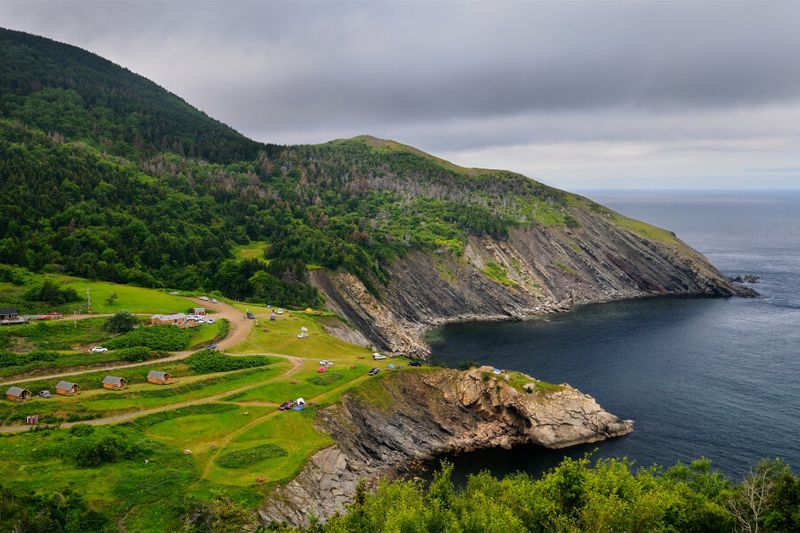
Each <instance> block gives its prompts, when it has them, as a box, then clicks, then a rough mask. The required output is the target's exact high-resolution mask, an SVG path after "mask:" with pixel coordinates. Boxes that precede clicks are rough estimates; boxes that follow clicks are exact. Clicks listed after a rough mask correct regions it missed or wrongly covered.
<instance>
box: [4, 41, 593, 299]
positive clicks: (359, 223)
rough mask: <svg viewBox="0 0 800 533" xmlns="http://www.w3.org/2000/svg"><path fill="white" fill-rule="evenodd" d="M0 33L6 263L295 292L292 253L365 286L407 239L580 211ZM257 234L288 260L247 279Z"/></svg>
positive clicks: (247, 291)
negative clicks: (252, 129)
mask: <svg viewBox="0 0 800 533" xmlns="http://www.w3.org/2000/svg"><path fill="white" fill-rule="evenodd" d="M0 44H2V46H0V184H2V186H3V190H4V191H6V194H4V195H3V199H2V201H0V203H1V204H2V208H3V210H2V211H3V213H2V215H0V261H2V262H5V263H13V264H18V265H21V266H25V267H27V268H30V269H33V270H42V269H45V270H56V271H64V272H67V273H72V274H76V275H82V276H87V277H91V278H99V279H107V280H111V281H117V282H130V283H136V284H141V285H147V286H171V287H177V288H200V287H219V288H221V289H222V290H223V291H224V292H226V294H229V295H230V296H233V297H237V298H243V297H252V296H258V297H259V298H275V299H277V300H278V301H281V300H283V301H285V302H286V303H294V304H297V305H305V304H308V303H311V301H312V300H314V298H312V297H311V296H310V293H308V291H305V290H301V289H298V288H297V286H296V283H295V282H298V283H300V284H303V283H304V281H305V280H304V279H297V277H296V276H293V275H291V274H290V275H288V276H285V275H283V274H285V273H286V272H289V271H296V272H300V271H301V270H302V269H298V268H296V266H297V265H298V264H308V263H312V264H316V265H321V266H323V267H326V268H330V269H340V268H342V269H345V270H348V271H351V272H353V273H355V274H357V275H358V276H359V277H360V278H361V279H362V280H364V282H365V283H367V284H368V285H369V286H370V287H373V286H374V284H375V283H379V282H381V281H384V282H385V281H386V280H387V277H386V270H385V266H386V265H387V264H389V263H391V262H392V260H393V258H394V257H397V256H399V255H403V254H405V253H407V252H408V251H409V250H414V249H422V250H429V251H434V250H443V249H446V250H450V251H452V252H453V253H456V254H458V253H461V252H462V251H463V247H464V245H465V243H466V241H467V238H468V236H469V235H498V236H502V235H504V234H505V233H507V231H508V230H509V229H510V228H512V227H515V226H520V225H523V226H524V225H530V224H534V223H539V224H546V225H562V224H570V223H572V222H574V221H573V219H572V218H571V217H570V215H569V213H568V212H567V210H566V209H565V208H566V206H567V205H568V204H569V203H574V202H576V201H578V197H575V196H573V195H569V194H567V193H564V192H562V191H558V190H556V189H553V188H550V187H547V186H544V185H542V184H539V183H536V182H534V181H533V180H529V179H528V178H525V177H524V176H521V175H519V174H515V173H512V172H507V171H500V170H485V169H465V168H462V167H458V166H456V165H453V164H452V163H450V162H447V161H444V160H442V159H439V158H436V157H435V156H431V155H429V154H425V153H424V152H421V151H419V150H417V149H415V148H412V147H408V146H406V145H402V144H400V143H397V142H395V141H386V140H381V139H377V138H374V137H369V136H359V137H355V138H353V139H349V140H337V141H332V142H330V143H325V144H321V145H303V146H288V147H280V146H276V145H268V144H261V143H257V142H255V141H251V140H249V139H247V138H245V137H244V136H242V135H241V134H239V133H237V132H236V131H234V130H233V129H231V128H229V127H228V126H225V125H224V124H221V123H219V122H218V121H216V120H214V119H211V118H209V117H208V116H206V115H205V114H203V113H202V112H200V111H198V110H196V109H195V108H193V107H191V106H190V105H189V104H187V103H186V102H184V101H183V100H182V99H180V98H179V97H177V96H175V95H173V94H171V93H168V92H167V91H165V90H164V89H162V88H160V87H159V86H157V85H156V84H154V83H153V82H150V81H149V80H146V79H145V78H142V77H141V76H138V75H136V74H133V73H131V72H130V71H127V70H125V69H123V68H122V67H119V66H117V65H114V64H113V63H111V62H109V61H106V60H104V59H102V58H100V57H98V56H96V55H94V54H91V53H89V52H86V51H83V50H80V49H78V48H75V47H72V46H69V45H65V44H60V43H56V42H54V41H51V40H49V39H45V38H42V37H35V36H32V35H28V34H25V33H21V32H14V31H10V30H0ZM250 241H265V242H266V243H267V256H268V257H269V258H271V259H276V258H279V259H282V260H285V261H287V262H289V263H290V264H289V265H288V267H287V265H281V266H282V267H283V268H284V270H283V271H282V272H280V271H277V270H276V271H274V272H267V274H268V277H267V278H264V276H261V279H260V281H259V280H256V281H255V282H254V283H250V282H249V281H248V280H250V278H251V277H252V276H253V275H255V274H256V273H257V272H259V271H263V270H264V267H263V265H261V264H260V263H259V262H258V261H257V260H256V261H251V262H250V263H249V264H236V265H234V264H231V261H233V253H232V248H233V247H234V246H235V245H237V244H244V243H247V242H250ZM226 261H227V262H226ZM276 274H277V275H276ZM300 278H302V276H300ZM286 293H292V294H291V295H290V296H286Z"/></svg>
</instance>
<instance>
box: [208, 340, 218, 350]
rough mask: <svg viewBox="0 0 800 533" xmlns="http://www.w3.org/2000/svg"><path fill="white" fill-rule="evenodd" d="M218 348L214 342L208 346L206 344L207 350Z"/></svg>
mask: <svg viewBox="0 0 800 533" xmlns="http://www.w3.org/2000/svg"><path fill="white" fill-rule="evenodd" d="M216 349H217V345H216V344H214V343H213V342H212V343H211V344H209V345H208V346H206V350H216Z"/></svg>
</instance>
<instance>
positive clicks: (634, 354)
mask: <svg viewBox="0 0 800 533" xmlns="http://www.w3.org/2000/svg"><path fill="white" fill-rule="evenodd" d="M587 196H589V197H591V198H592V199H593V200H596V201H598V202H600V203H602V204H604V205H606V206H608V207H610V208H612V209H614V210H616V211H619V212H621V213H623V214H625V215H628V216H631V217H634V218H638V219H641V220H644V221H647V222H649V223H652V224H655V225H657V226H661V227H663V228H667V229H670V230H672V231H674V232H675V233H676V234H677V235H678V237H680V238H681V239H683V240H684V241H685V242H687V243H688V244H690V245H691V246H693V247H694V248H696V249H697V250H699V251H700V252H702V253H703V254H705V255H706V257H708V258H709V259H710V260H711V262H712V263H714V264H715V265H716V266H717V267H718V268H719V269H720V270H721V271H722V272H723V273H725V274H727V275H738V274H752V275H756V276H759V277H760V278H761V280H760V282H759V283H757V284H754V285H752V287H753V288H755V289H756V290H757V291H759V292H760V293H761V297H759V298H755V299H746V298H672V297H665V298H651V299H642V300H632V301H625V302H614V303H608V304H598V305H588V306H583V307H580V308H577V309H575V310H573V311H570V312H568V313H561V314H555V315H548V316H543V317H535V318H532V319H530V320H527V321H522V322H490V323H467V324H450V325H447V326H444V327H442V328H439V329H437V330H435V331H433V332H432V333H431V335H430V337H429V342H430V343H431V346H432V348H433V352H434V360H435V361H437V362H441V363H444V364H446V365H448V366H457V365H458V364H459V363H461V362H464V361H478V362H480V363H482V364H489V365H494V366H496V367H500V368H507V369H515V370H521V371H523V372H526V373H528V374H530V375H532V376H535V377H536V378H538V379H543V380H545V381H550V382H554V383H569V384H570V385H572V386H574V387H577V388H578V389H580V390H581V391H583V392H586V393H588V394H591V395H592V396H594V397H595V398H596V399H597V400H598V402H599V403H600V404H601V405H602V406H603V407H604V408H605V409H607V410H608V411H610V412H612V413H614V414H616V415H617V416H619V417H620V418H625V419H633V420H634V421H635V425H634V432H633V433H632V434H631V435H629V436H627V437H623V438H620V439H614V440H610V441H606V442H602V443H596V444H592V445H587V446H578V447H575V448H570V449H567V450H557V451H554V450H545V449H542V448H539V447H536V446H521V447H518V448H515V449H512V450H486V451H480V452H474V453H470V454H464V455H461V456H456V457H451V459H452V460H453V461H454V462H455V465H456V477H457V478H463V477H464V476H466V475H467V474H470V473H475V472H478V471H480V470H483V469H488V470H490V471H492V472H493V473H495V474H497V475H503V474H506V473H509V472H513V471H518V470H522V471H526V472H529V473H531V474H539V473H541V472H542V471H544V470H545V469H547V468H550V467H552V466H554V465H555V464H557V463H558V462H559V461H560V460H561V459H562V458H563V457H564V456H571V457H578V456H582V455H584V454H585V453H587V452H592V453H593V457H596V458H599V457H627V458H629V459H630V460H632V461H634V464H635V465H637V466H641V467H644V466H650V465H653V464H658V465H663V466H668V465H672V464H674V463H676V462H679V461H682V462H689V461H691V460H693V459H697V458H700V457H707V458H709V459H710V460H711V462H712V466H713V467H715V468H717V469H718V470H720V471H722V472H724V473H725V474H727V475H729V476H731V477H732V478H733V479H739V478H741V477H742V476H744V475H745V474H746V473H747V471H748V470H749V469H750V468H751V466H753V465H754V464H755V463H756V462H757V461H758V460H759V459H760V458H764V457H780V458H782V459H783V460H784V461H786V462H787V463H788V464H789V465H790V466H791V467H792V468H793V470H794V471H795V472H796V473H797V472H800V193H799V192H787V193H725V194H720V193H696V192H692V193H674V192H669V193H666V192H664V193H655V192H654V193H614V194H610V193H594V194H592V193H589V194H587Z"/></svg>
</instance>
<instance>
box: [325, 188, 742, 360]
mask: <svg viewBox="0 0 800 533" xmlns="http://www.w3.org/2000/svg"><path fill="white" fill-rule="evenodd" d="M575 198H577V199H576V200H574V204H575V205H572V206H570V207H568V208H567V209H568V213H569V215H570V217H571V218H572V220H573V221H574V223H573V224H572V225H571V226H545V225H535V226H532V227H528V228H517V229H512V230H511V231H510V232H509V234H508V235H507V236H506V237H502V238H500V237H488V236H485V237H475V236H471V237H469V240H468V242H467V244H466V246H465V248H464V251H463V253H462V254H455V253H451V252H450V251H447V250H440V251H439V252H438V253H426V252H422V251H410V252H409V253H408V254H406V255H404V256H403V257H400V258H398V259H396V260H395V261H394V262H393V263H392V264H391V265H390V266H389V267H388V269H387V270H388V272H389V279H390V281H389V282H388V283H387V284H381V283H379V282H377V283H375V284H374V285H375V286H376V287H377V288H378V294H373V293H370V292H369V291H368V290H367V288H366V287H365V286H364V284H363V283H362V282H361V281H360V280H359V279H358V278H357V277H356V276H354V275H352V274H349V273H346V272H331V271H325V270H317V271H315V272H313V273H312V281H313V282H314V283H315V285H316V286H317V287H318V288H319V289H320V291H321V292H322V293H323V294H324V295H325V300H326V305H327V306H328V307H330V308H331V309H332V310H333V311H334V312H336V313H337V314H339V315H340V316H343V317H346V318H347V320H348V321H349V322H350V323H351V324H352V325H353V326H354V327H355V328H357V329H358V330H359V331H360V332H361V333H363V334H364V335H365V336H366V337H368V338H369V339H370V340H371V341H373V342H374V343H375V345H376V347H378V348H380V349H383V350H386V351H388V352H393V353H399V354H405V355H414V356H425V355H427V354H428V353H429V348H428V346H427V345H426V344H425V342H424V341H423V335H424V333H425V331H426V330H427V329H428V328H430V327H432V326H436V325H439V324H443V323H447V322H456V321H471V320H504V319H520V318H524V317H526V316H531V315H538V314H544V313H550V312H554V311H564V310H567V309H569V308H570V307H572V306H575V305H580V304H588V303H599V302H607V301H611V300H621V299H629V298H641V297H647V296H659V295H696V296H735V295H739V296H754V295H755V294H756V293H755V292H754V291H752V290H751V289H747V288H745V287H742V286H741V285H737V284H734V283H732V282H731V280H729V279H728V278H726V277H725V276H724V275H722V274H721V273H720V272H719V271H718V270H717V269H716V268H715V267H714V266H713V265H712V264H711V263H710V262H709V261H708V260H707V259H706V258H705V257H704V256H703V255H702V254H700V253H699V252H697V251H696V250H694V249H692V248H691V247H690V246H688V245H687V244H685V243H684V242H683V241H681V240H680V239H678V238H677V237H676V236H675V235H674V234H672V233H671V232H668V231H666V230H663V229H660V228H656V227H654V226H650V225H648V224H645V223H643V222H639V221H635V220H632V219H628V218H626V217H623V216H622V215H619V214H618V213H614V212H613V211H611V210H609V209H607V208H605V207H603V206H600V205H598V204H594V203H592V202H591V201H590V200H587V199H583V198H580V197H575Z"/></svg>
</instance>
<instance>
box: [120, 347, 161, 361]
mask: <svg viewBox="0 0 800 533" xmlns="http://www.w3.org/2000/svg"><path fill="white" fill-rule="evenodd" d="M115 353H116V354H117V356H118V357H119V358H120V359H122V360H123V361H129V362H131V363H135V362H137V361H148V360H150V359H157V358H159V357H161V356H163V355H164V354H163V353H162V352H157V351H154V350H151V349H150V348H148V347H147V346H132V347H130V348H123V349H121V350H117V351H116V352H115Z"/></svg>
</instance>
